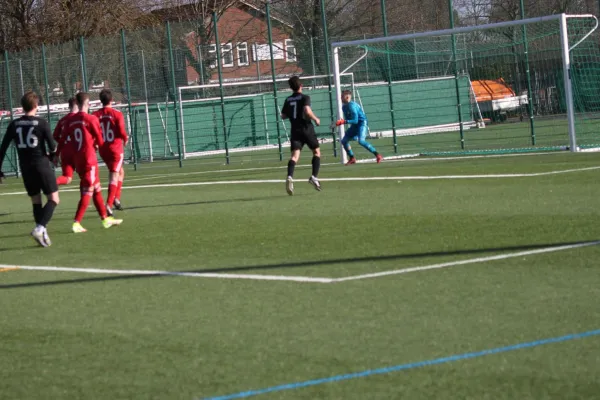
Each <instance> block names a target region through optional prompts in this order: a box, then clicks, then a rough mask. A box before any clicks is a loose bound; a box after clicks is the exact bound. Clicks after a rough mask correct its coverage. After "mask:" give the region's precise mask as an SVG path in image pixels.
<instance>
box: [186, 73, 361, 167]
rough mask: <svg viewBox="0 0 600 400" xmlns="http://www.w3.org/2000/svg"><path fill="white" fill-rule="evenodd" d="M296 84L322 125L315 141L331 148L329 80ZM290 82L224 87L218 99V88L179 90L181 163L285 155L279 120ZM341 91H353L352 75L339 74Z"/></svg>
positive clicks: (285, 132) (285, 131)
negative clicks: (208, 159) (212, 158)
mask: <svg viewBox="0 0 600 400" xmlns="http://www.w3.org/2000/svg"><path fill="white" fill-rule="evenodd" d="M300 78H301V80H302V84H303V93H305V94H307V95H309V96H310V97H311V108H312V110H313V111H314V113H315V114H316V115H317V116H318V117H319V118H320V119H321V121H322V122H321V126H320V127H316V133H317V137H318V138H319V141H320V142H321V143H332V145H331V146H332V148H333V146H335V143H334V131H333V130H332V129H330V128H329V124H330V122H331V121H332V120H333V115H334V113H335V99H334V98H333V96H335V92H334V91H333V85H332V83H333V76H327V75H314V76H312V75H311V76H300ZM288 79H289V77H285V78H277V79H275V84H274V83H273V81H272V80H268V81H267V80H254V81H239V82H227V83H224V84H223V97H222V98H221V93H220V85H219V84H218V83H213V84H207V85H196V86H181V87H179V88H178V100H179V102H178V106H179V110H178V114H179V115H178V118H179V125H180V129H181V132H182V133H181V137H182V139H183V140H182V151H183V154H184V157H185V158H190V157H208V156H215V158H217V159H219V160H220V161H222V160H223V159H224V157H223V155H225V154H227V157H229V156H231V157H236V156H237V157H242V158H244V157H249V158H251V159H252V160H260V159H262V158H265V159H273V154H274V153H277V152H281V151H282V150H281V149H282V148H284V150H283V151H286V152H287V149H285V147H286V146H287V147H289V140H290V134H291V133H290V126H289V123H288V122H287V121H283V120H281V118H278V115H279V114H280V113H281V108H282V107H283V104H284V101H285V99H286V98H287V97H288V96H289V95H290V94H291V92H290V89H289V86H288V83H287V82H288ZM339 85H340V86H341V87H342V88H344V89H346V88H347V89H353V88H354V77H353V75H352V74H351V73H344V74H340V77H339ZM330 87H331V88H332V89H331V90H332V91H331V92H330ZM274 89H276V90H274ZM276 107H277V109H276ZM332 111H333V113H332Z"/></svg>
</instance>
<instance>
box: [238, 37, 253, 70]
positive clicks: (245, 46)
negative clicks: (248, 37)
mask: <svg viewBox="0 0 600 400" xmlns="http://www.w3.org/2000/svg"><path fill="white" fill-rule="evenodd" d="M235 47H236V49H237V55H238V57H237V60H238V65H239V66H240V67H243V66H246V65H250V54H249V53H248V43H247V42H241V43H238V44H236V46H235ZM241 52H246V62H245V63H244V62H242V57H241V56H240V53H241Z"/></svg>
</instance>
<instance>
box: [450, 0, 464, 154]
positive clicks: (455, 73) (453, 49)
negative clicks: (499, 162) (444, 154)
mask: <svg viewBox="0 0 600 400" xmlns="http://www.w3.org/2000/svg"><path fill="white" fill-rule="evenodd" d="M448 12H449V13H450V29H454V6H453V4H452V0H448ZM452 58H453V59H454V62H453V63H452V65H453V66H454V88H455V90H456V110H457V113H458V127H459V130H460V148H461V149H462V150H464V149H465V132H464V129H463V121H462V107H461V104H460V87H459V84H458V68H457V65H456V64H457V60H456V35H455V34H452Z"/></svg>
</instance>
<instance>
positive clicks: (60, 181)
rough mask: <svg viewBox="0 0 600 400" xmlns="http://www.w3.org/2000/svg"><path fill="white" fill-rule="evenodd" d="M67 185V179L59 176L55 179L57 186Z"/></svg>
mask: <svg viewBox="0 0 600 400" xmlns="http://www.w3.org/2000/svg"><path fill="white" fill-rule="evenodd" d="M67 183H69V178H67V177H66V176H64V175H61V176H59V177H58V178H56V184H57V185H66V184H67Z"/></svg>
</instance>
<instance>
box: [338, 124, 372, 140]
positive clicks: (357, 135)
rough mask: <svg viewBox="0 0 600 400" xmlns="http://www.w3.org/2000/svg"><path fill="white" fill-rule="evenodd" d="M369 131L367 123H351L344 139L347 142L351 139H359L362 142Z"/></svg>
mask: <svg viewBox="0 0 600 400" xmlns="http://www.w3.org/2000/svg"><path fill="white" fill-rule="evenodd" d="M367 133H368V132H367V124H358V125H351V126H350V128H348V130H347V131H346V133H345V134H344V138H343V139H342V140H343V141H344V142H346V143H347V142H349V141H350V140H357V141H359V142H361V141H364V140H365V139H366V138H367Z"/></svg>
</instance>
